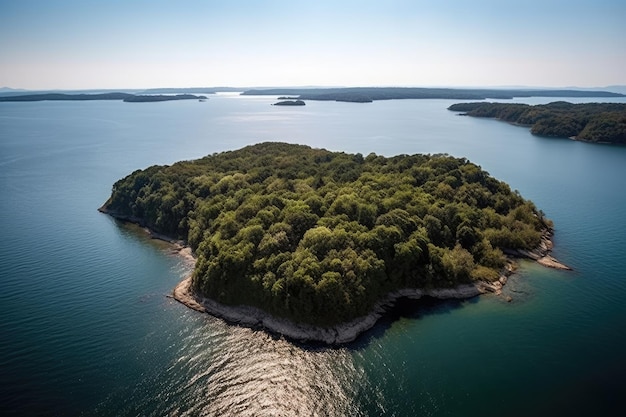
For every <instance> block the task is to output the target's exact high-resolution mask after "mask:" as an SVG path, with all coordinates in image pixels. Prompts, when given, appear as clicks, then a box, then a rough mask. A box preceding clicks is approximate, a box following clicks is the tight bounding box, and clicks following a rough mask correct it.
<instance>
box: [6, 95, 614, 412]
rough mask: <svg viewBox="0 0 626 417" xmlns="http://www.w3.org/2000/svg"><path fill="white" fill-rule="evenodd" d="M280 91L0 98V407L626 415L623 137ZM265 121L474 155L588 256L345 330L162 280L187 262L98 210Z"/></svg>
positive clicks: (269, 125)
mask: <svg viewBox="0 0 626 417" xmlns="http://www.w3.org/2000/svg"><path fill="white" fill-rule="evenodd" d="M555 100H557V99H527V100H525V101H526V102H531V103H537V102H549V101H555ZM578 101H581V100H578ZM618 101H619V100H618ZM621 101H622V102H624V101H626V100H623V99H622V100H621ZM273 102H275V97H269V98H267V97H239V96H236V95H218V96H211V97H210V99H209V100H207V101H206V102H204V103H199V102H197V101H193V102H192V101H188V102H166V103H140V104H130V103H122V102H84V103H81V102H39V103H0V192H1V194H0V195H2V199H0V227H1V230H2V237H3V238H2V239H0V280H1V283H2V289H3V290H2V292H0V335H1V341H0V369H1V370H2V371H1V372H0V399H1V400H2V401H0V404H1V405H0V412H1V414H3V415H12V414H14V415H106V416H122V415H128V416H134V415H154V416H160V415H190V416H191V415H209V416H222V415H223V416H230V415H244V416H245V415H250V416H253V415H254V416H263V415H267V416H269V415H320V416H325V415H328V416H334V415H353V416H370V415H395V416H404V415H414V416H456V415H482V416H488V415H520V416H523V415H531V414H532V415H559V414H569V415H592V414H596V415H611V414H614V415H617V411H619V410H620V408H619V407H621V406H623V405H624V404H623V400H622V399H623V398H624V394H626V386H625V383H624V382H623V374H624V372H626V359H624V358H623V352H624V349H625V348H626V334H624V332H623V326H624V320H625V319H626V303H624V302H623V300H624V299H625V297H626V283H625V280H624V272H623V271H624V270H626V242H625V240H624V236H626V220H624V216H623V213H622V211H623V209H624V208H626V186H625V185H624V182H623V178H624V174H626V164H625V162H626V147H620V146H605V145H591V144H586V143H579V142H573V141H570V140H566V139H546V138H538V137H534V136H532V135H531V134H530V133H529V132H528V129H526V128H523V127H516V126H511V125H508V124H506V123H502V122H497V121H493V120H485V119H473V118H469V117H459V116H456V115H455V114H454V113H451V112H449V111H447V110H446V108H447V107H448V106H449V105H450V104H452V103H453V102H454V101H448V100H397V101H385V102H374V103H369V104H354V103H334V102H307V106H305V107H303V108H302V107H299V108H284V107H282V108H280V107H274V106H270V104H271V103H273ZM269 140H271V141H287V142H293V143H302V144H307V145H310V146H314V147H324V148H327V149H329V150H339V151H346V152H355V153H356V152H359V153H362V154H363V155H367V154H368V153H370V152H376V153H378V154H383V155H388V156H389V155H395V154H401V153H405V154H412V153H448V154H451V155H454V156H458V157H461V156H464V157H467V158H468V159H470V160H471V161H472V162H475V163H477V164H479V165H481V166H482V167H483V168H484V169H486V170H487V171H489V172H490V173H491V174H492V175H494V176H495V177H497V178H499V179H502V180H504V181H506V182H508V183H509V184H510V185H511V187H512V188H513V189H517V190H519V191H520V192H521V194H522V195H523V196H524V197H526V198H529V199H531V200H533V201H534V202H535V203H536V205H537V206H538V207H539V208H540V209H542V210H543V211H544V212H545V213H546V215H547V216H548V217H549V218H551V219H552V220H554V222H555V226H556V234H555V237H554V243H555V250H554V255H555V256H556V257H557V258H558V259H560V260H562V261H563V262H565V263H566V264H568V265H570V266H572V267H573V268H574V271H572V272H566V271H556V270H551V269H547V268H543V267H541V266H539V265H537V264H535V263H532V262H526V261H523V262H522V263H521V266H520V269H519V271H518V273H517V274H515V275H514V276H512V277H511V278H510V280H509V284H507V286H506V287H505V289H504V292H505V294H507V295H510V296H511V297H512V299H513V301H512V302H510V303H507V302H506V301H505V300H504V299H503V298H501V297H496V296H492V295H486V296H481V297H479V298H474V299H471V300H464V301H446V302H432V301H430V300H422V301H420V302H419V303H418V304H417V305H415V304H413V303H412V304H411V305H410V306H408V305H407V304H406V303H400V305H399V306H397V308H396V309H394V310H393V312H392V314H390V315H389V316H388V317H386V318H384V319H383V320H382V321H381V322H380V323H379V324H378V325H377V326H376V327H375V328H374V329H372V330H371V331H369V332H367V333H366V334H364V335H363V337H361V338H360V339H358V340H357V341H356V342H355V343H353V344H350V345H348V346H345V347H342V348H338V349H327V348H323V347H320V346H302V345H297V344H293V343H290V342H287V341H285V340H281V339H280V338H276V337H272V336H270V335H268V334H266V333H264V332H262V331H255V330H251V329H247V328H242V327H237V326H230V325H227V324H225V323H224V322H223V321H221V320H219V319H215V318H212V317H210V316H208V315H206V314H199V313H197V312H194V311H192V310H189V309H187V308H186V307H184V306H182V305H181V304H179V303H177V302H175V301H174V300H172V299H170V298H167V297H166V295H167V294H169V293H170V292H171V290H172V289H173V288H174V286H175V285H176V284H177V283H178V282H179V281H180V280H181V279H182V278H183V277H184V276H185V275H186V274H187V273H188V272H189V266H188V264H186V263H185V262H184V260H182V259H180V258H179V257H178V256H177V255H176V254H175V253H174V252H173V251H172V249H171V247H170V246H169V245H167V244H165V243H163V242H160V241H158V240H154V239H150V238H149V237H148V236H147V235H146V234H145V233H143V231H142V230H141V229H139V228H137V227H134V226H129V225H125V224H122V223H120V222H118V221H116V220H114V219H112V218H110V217H109V216H106V215H103V214H101V213H99V212H97V211H96V209H97V208H98V207H99V206H101V205H102V203H103V202H104V201H105V200H106V199H107V198H108V196H109V193H110V191H111V186H112V184H113V183H114V182H115V181H117V180H118V179H120V178H121V177H123V176H125V175H127V174H129V173H130V172H132V171H134V170H135V169H138V168H145V167H147V166H150V165H153V164H171V163H173V162H175V161H178V160H184V159H195V158H199V157H202V156H204V155H207V154H211V153H213V152H220V151H223V150H229V149H238V148H240V147H242V146H245V145H247V144H252V143H258V142H262V141H269Z"/></svg>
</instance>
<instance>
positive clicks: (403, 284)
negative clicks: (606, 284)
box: [102, 143, 551, 326]
mask: <svg viewBox="0 0 626 417" xmlns="http://www.w3.org/2000/svg"><path fill="white" fill-rule="evenodd" d="M102 210H103V211H105V212H109V213H111V214H113V215H116V216H120V217H124V218H127V219H130V220H133V221H138V222H141V223H142V224H144V225H145V226H148V227H150V228H151V229H154V230H155V231H158V232H160V233H163V234H167V235H169V236H172V237H176V238H180V239H184V240H186V241H187V242H188V244H189V245H190V246H191V247H192V249H193V250H194V251H195V254H196V256H197V263H196V266H195V270H194V273H193V281H192V282H193V284H192V285H193V288H194V290H195V291H197V292H199V293H201V294H203V295H205V296H207V297H209V298H212V299H214V300H217V301H219V302H221V303H224V304H228V305H250V306H255V307H259V308H261V309H263V310H265V311H267V312H269V313H271V314H274V315H276V316H280V317H285V318H288V319H291V320H294V321H297V322H303V323H310V324H315V325H320V326H329V325H333V324H337V323H341V322H345V321H348V320H350V319H353V318H355V317H359V316H362V315H365V314H367V313H368V312H369V310H370V309H371V308H372V306H373V305H374V303H375V302H376V301H378V300H380V299H381V298H382V297H384V296H385V295H386V294H387V293H389V292H390V291H393V290H396V289H400V288H442V287H451V286H455V285H458V284H460V283H470V282H472V281H476V280H485V281H494V280H496V279H498V278H499V274H500V271H501V269H502V268H503V266H504V265H505V263H506V261H507V260H506V258H505V255H504V254H503V250H505V249H510V248H523V249H533V248H535V247H537V246H538V245H539V243H540V240H541V236H542V232H543V231H545V230H546V229H549V228H550V227H551V222H550V221H549V220H547V219H545V218H544V216H543V214H542V213H541V212H540V211H538V210H537V208H536V207H535V206H534V205H533V203H532V202H530V201H528V200H525V199H523V198H522V197H521V196H520V195H519V193H517V192H513V191H511V189H510V188H509V186H508V185H507V184H505V183H503V182H501V181H498V180H496V179H494V178H493V177H491V176H490V175H489V174H488V173H487V172H485V171H484V170H482V169H481V168H480V167H479V166H477V165H475V164H473V163H471V162H469V161H468V160H466V159H463V158H460V159H459V158H453V157H450V156H447V155H399V156H394V157H383V156H379V155H376V154H373V153H372V154H370V155H368V156H366V157H363V156H362V155H360V154H347V153H343V152H329V151H327V150H323V149H312V148H310V147H307V146H301V145H291V144H284V143H262V144H258V145H254V146H248V147H245V148H243V149H240V150H237V151H231V152H224V153H219V154H213V155H210V156H207V157H204V158H202V159H198V160H194V161H185V162H179V163H176V164H173V165H171V166H152V167H149V168H147V169H144V170H137V171H135V172H133V173H132V174H130V175H129V176H127V177H126V178H123V179H121V180H119V181H117V182H116V183H115V184H114V186H113V191H112V195H111V197H110V199H109V200H108V201H107V202H106V204H105V205H104V206H103V208H102Z"/></svg>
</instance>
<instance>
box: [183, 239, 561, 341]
mask: <svg viewBox="0 0 626 417" xmlns="http://www.w3.org/2000/svg"><path fill="white" fill-rule="evenodd" d="M552 248H553V243H552V231H551V230H546V231H545V232H544V235H543V236H542V239H541V244H540V245H539V247H537V248H536V249H535V250H533V251H524V250H516V251H509V253H508V254H507V255H508V256H509V262H508V264H507V265H506V266H505V267H504V268H503V270H502V271H501V273H500V277H499V279H498V280H496V281H494V282H486V281H477V282H474V283H471V284H461V285H458V286H456V287H452V288H436V289H423V288H404V289H400V290H396V291H392V292H390V293H389V294H387V295H386V296H385V298H383V299H382V300H380V301H378V302H377V303H376V304H375V305H374V306H373V307H372V310H371V312H370V313H369V314H367V315H365V316H362V317H357V318H356V319H354V320H351V321H349V322H345V323H340V324H338V325H335V326H332V327H328V328H325V327H318V326H313V325H310V324H304V323H296V322H293V321H291V320H288V319H284V318H281V317H276V316H273V315H271V314H269V313H267V312H265V311H263V310H261V309H259V308H256V307H251V306H245V305H239V306H228V305H224V304H221V303H219V302H217V301H215V300H212V299H210V298H206V297H204V296H202V295H200V294H198V293H195V292H194V291H193V289H192V288H191V280H192V275H193V273H190V274H189V275H188V276H187V277H185V279H183V280H182V281H181V282H179V283H178V284H177V285H176V287H175V288H174V290H173V291H172V295H171V297H172V298H173V299H175V300H176V301H178V302H179V303H181V304H183V305H185V306H187V307H188V308H191V309H192V310H196V311H198V312H201V313H207V314H210V315H212V316H214V317H217V318H220V319H222V320H224V321H226V322H227V323H230V324H235V325H239V326H245V327H249V328H259V329H262V330H264V331H266V332H268V333H271V334H275V335H278V336H282V337H285V338H287V339H290V340H294V341H296V342H300V343H324V344H326V345H329V346H340V345H345V344H347V343H351V342H354V341H355V340H356V339H357V338H358V337H359V336H360V335H361V334H363V333H365V332H366V331H368V330H370V329H371V328H373V327H374V326H375V325H376V323H377V322H378V320H379V319H380V318H381V317H383V316H384V315H385V314H387V312H388V310H389V309H390V308H392V307H393V306H394V305H395V303H396V302H397V301H398V300H399V299H401V298H408V299H411V300H419V299H420V298H422V297H431V298H437V299H440V300H447V299H468V298H473V297H476V296H478V295H481V294H486V293H493V294H495V295H501V294H502V288H503V287H504V285H505V284H506V282H507V278H508V277H509V276H510V275H511V274H513V273H514V272H515V269H516V263H515V261H514V260H513V258H528V259H532V260H534V261H536V262H537V263H539V264H540V265H543V266H545V267H548V268H554V269H560V270H571V269H572V268H570V267H569V266H567V265H565V264H563V263H561V262H559V261H558V260H557V259H555V258H554V257H552V256H551V255H550V252H551V251H552ZM178 252H179V254H180V255H181V256H183V257H184V258H185V259H186V260H188V261H190V262H193V263H194V264H195V258H194V256H193V254H192V253H191V248H189V247H188V246H182V247H180V249H179V250H178ZM505 299H506V301H509V302H510V301H511V300H512V299H511V297H509V296H507V297H506V298H505Z"/></svg>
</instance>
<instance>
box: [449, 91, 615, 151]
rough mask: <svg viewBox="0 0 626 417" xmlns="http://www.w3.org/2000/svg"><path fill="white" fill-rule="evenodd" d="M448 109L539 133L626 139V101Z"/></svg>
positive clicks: (461, 105) (466, 105)
mask: <svg viewBox="0 0 626 417" xmlns="http://www.w3.org/2000/svg"><path fill="white" fill-rule="evenodd" d="M448 109H449V110H452V111H458V112H464V114H465V115H468V116H474V117H491V118H495V119H500V120H504V121H506V122H510V123H515V124H520V125H524V126H530V127H531V132H532V133H533V134H535V135H540V136H551V137H564V138H570V137H571V138H575V139H578V140H583V141H587V142H607V143H622V144H623V143H626V104H623V103H582V104H572V103H568V102H565V101H557V102H554V103H550V104H542V105H534V106H531V105H528V104H513V103H479V102H477V103H459V104H453V105H452V106H450V107H448Z"/></svg>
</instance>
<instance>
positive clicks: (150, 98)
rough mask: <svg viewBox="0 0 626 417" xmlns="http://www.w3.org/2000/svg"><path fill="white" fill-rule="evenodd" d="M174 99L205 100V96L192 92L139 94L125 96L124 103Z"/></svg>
mask: <svg viewBox="0 0 626 417" xmlns="http://www.w3.org/2000/svg"><path fill="white" fill-rule="evenodd" d="M174 100H199V101H200V100H206V96H196V95H193V94H176V95H162V94H156V95H139V96H131V97H126V98H125V99H124V101H125V102H126V103H153V102H159V101H174Z"/></svg>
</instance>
